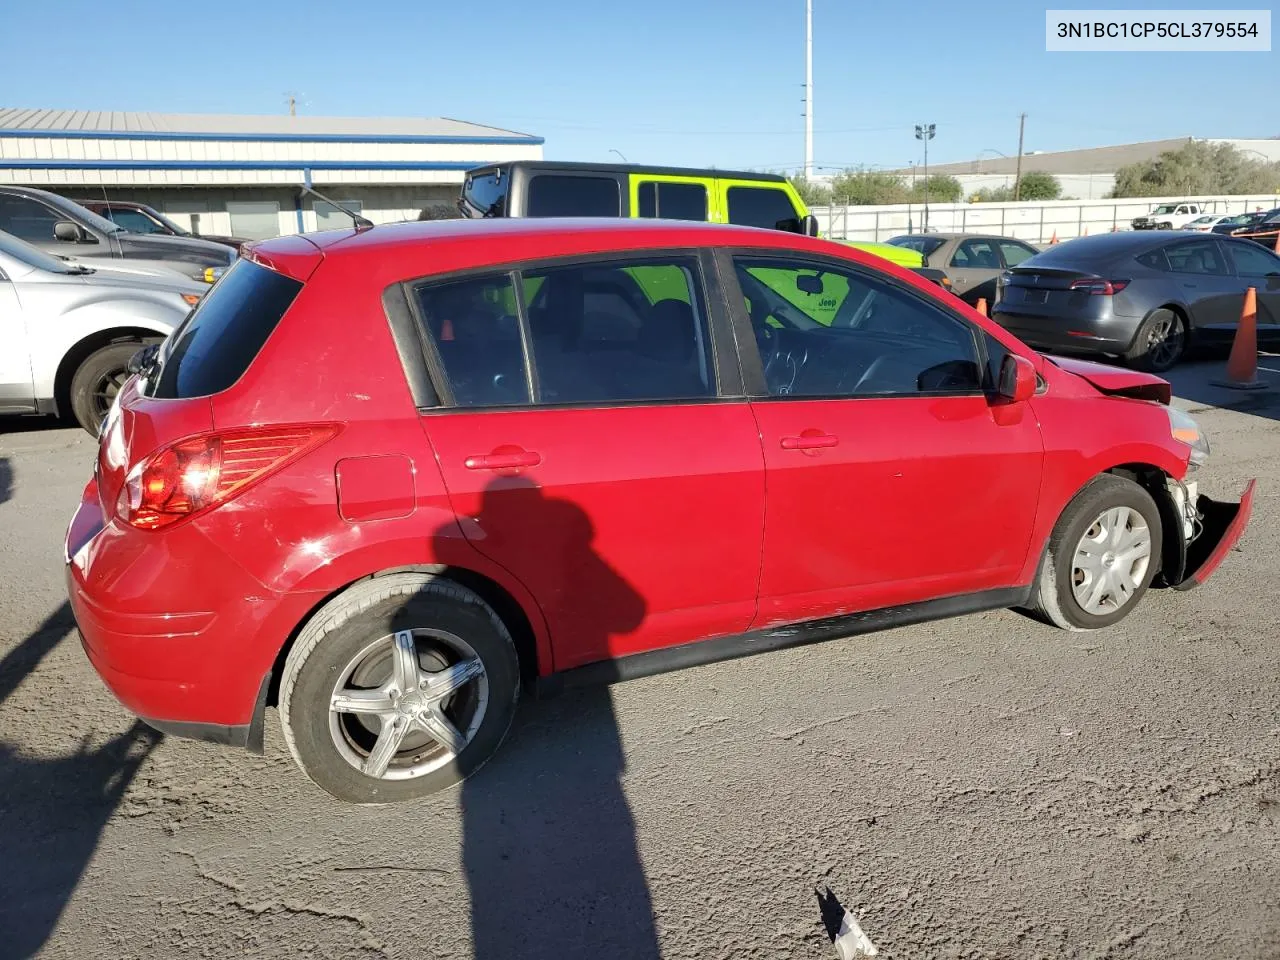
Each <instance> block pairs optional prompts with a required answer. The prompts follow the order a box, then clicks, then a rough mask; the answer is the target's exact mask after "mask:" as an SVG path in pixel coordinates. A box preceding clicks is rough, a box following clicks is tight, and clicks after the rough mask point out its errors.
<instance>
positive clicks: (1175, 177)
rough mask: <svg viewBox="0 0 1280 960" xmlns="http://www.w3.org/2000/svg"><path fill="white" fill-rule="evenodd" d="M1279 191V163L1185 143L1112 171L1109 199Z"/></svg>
mask: <svg viewBox="0 0 1280 960" xmlns="http://www.w3.org/2000/svg"><path fill="white" fill-rule="evenodd" d="M1277 190H1280V163H1266V162H1264V161H1261V160H1254V159H1252V158H1250V157H1247V156H1245V155H1244V154H1243V153H1241V152H1240V151H1239V150H1237V149H1236V148H1235V147H1234V146H1233V145H1231V144H1229V143H1208V142H1207V141H1204V140H1189V141H1188V142H1187V143H1186V145H1185V146H1182V147H1179V148H1178V149H1177V150H1166V151H1165V152H1164V153H1162V154H1160V156H1158V157H1156V158H1155V159H1154V160H1145V161H1142V162H1139V163H1131V164H1129V165H1127V166H1124V167H1121V168H1120V169H1119V170H1117V171H1116V185H1115V189H1114V190H1112V191H1111V196H1113V197H1169V196H1175V195H1179V194H1181V195H1186V196H1205V195H1211V194H1228V195H1231V194H1247V193H1275V192H1277Z"/></svg>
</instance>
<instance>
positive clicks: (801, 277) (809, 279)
mask: <svg viewBox="0 0 1280 960" xmlns="http://www.w3.org/2000/svg"><path fill="white" fill-rule="evenodd" d="M796 289H797V290H799V291H800V292H801V293H811V294H817V293H821V292H822V277H815V276H810V275H809V274H807V273H799V274H796Z"/></svg>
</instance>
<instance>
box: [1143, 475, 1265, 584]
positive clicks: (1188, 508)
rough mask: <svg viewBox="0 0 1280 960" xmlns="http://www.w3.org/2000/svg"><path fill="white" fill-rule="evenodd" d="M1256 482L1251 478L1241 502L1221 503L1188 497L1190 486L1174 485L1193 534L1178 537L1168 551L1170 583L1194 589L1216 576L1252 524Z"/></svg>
mask: <svg viewBox="0 0 1280 960" xmlns="http://www.w3.org/2000/svg"><path fill="white" fill-rule="evenodd" d="M1256 484H1257V481H1256V480H1250V481H1249V483H1248V485H1247V486H1246V487H1245V488H1244V493H1243V494H1242V495H1241V497H1240V502H1239V503H1229V502H1228V503H1220V502H1218V501H1217V500H1212V499H1210V498H1209V497H1206V496H1204V495H1203V494H1200V495H1199V496H1194V494H1192V496H1188V495H1187V494H1188V490H1187V488H1186V487H1184V486H1182V485H1181V484H1177V485H1176V486H1175V485H1174V484H1172V483H1171V484H1170V487H1171V489H1170V494H1171V498H1172V500H1173V503H1174V506H1175V508H1176V509H1177V510H1178V512H1180V513H1181V514H1182V516H1180V517H1179V518H1178V519H1179V522H1183V523H1185V524H1186V525H1187V528H1188V529H1189V530H1190V534H1191V535H1190V536H1189V537H1180V538H1177V544H1176V545H1175V546H1173V549H1172V550H1166V554H1165V558H1164V561H1165V562H1164V571H1163V577H1164V581H1165V583H1166V584H1167V585H1168V586H1171V587H1173V588H1174V589H1175V590H1190V589H1191V588H1192V587H1198V586H1200V584H1202V583H1204V582H1205V581H1206V580H1208V579H1209V578H1210V577H1211V576H1213V572H1214V571H1215V570H1217V569H1218V567H1220V566H1221V565H1222V561H1223V560H1225V559H1226V557H1227V554H1228V553H1230V552H1231V548H1232V547H1234V546H1235V545H1236V544H1237V543H1238V542H1239V540H1240V537H1241V536H1242V535H1243V534H1244V530H1245V527H1247V526H1248V525H1249V517H1250V516H1251V515H1252V513H1253V490H1254V487H1255V485H1256ZM1180 493H1181V495H1180ZM1193 496H1194V500H1193Z"/></svg>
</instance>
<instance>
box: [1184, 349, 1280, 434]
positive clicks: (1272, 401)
mask: <svg viewBox="0 0 1280 960" xmlns="http://www.w3.org/2000/svg"><path fill="white" fill-rule="evenodd" d="M1226 374H1227V370H1226V359H1225V356H1223V357H1215V358H1211V359H1201V360H1200V361H1199V362H1189V363H1182V364H1179V365H1178V366H1176V367H1174V368H1173V369H1172V370H1170V371H1169V372H1168V373H1165V374H1162V376H1163V377H1164V378H1165V379H1166V380H1168V381H1169V383H1170V384H1172V386H1173V395H1174V396H1175V397H1178V398H1179V399H1181V400H1185V401H1187V403H1189V404H1190V405H1191V406H1190V407H1189V411H1190V412H1191V413H1192V414H1194V413H1196V412H1197V411H1198V410H1201V409H1204V408H1215V409H1220V410H1233V411H1235V412H1237V413H1246V414H1249V415H1251V416H1255V417H1262V418H1263V419H1266V420H1280V356H1278V355H1274V354H1262V355H1260V356H1259V357H1258V372H1257V379H1258V382H1260V383H1261V384H1262V385H1263V386H1262V388H1261V389H1256V390H1237V389H1232V388H1230V387H1225V386H1222V385H1221V384H1220V383H1218V382H1217V381H1221V380H1224V379H1225V378H1226Z"/></svg>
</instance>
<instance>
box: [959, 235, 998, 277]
mask: <svg viewBox="0 0 1280 960" xmlns="http://www.w3.org/2000/svg"><path fill="white" fill-rule="evenodd" d="M951 266H953V267H960V268H966V267H967V268H968V269H971V270H999V269H1000V255H999V254H998V253H996V248H995V244H993V243H992V242H991V241H990V240H966V241H964V243H962V244H960V246H959V247H958V248H957V249H956V253H955V256H953V257H952V258H951Z"/></svg>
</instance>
